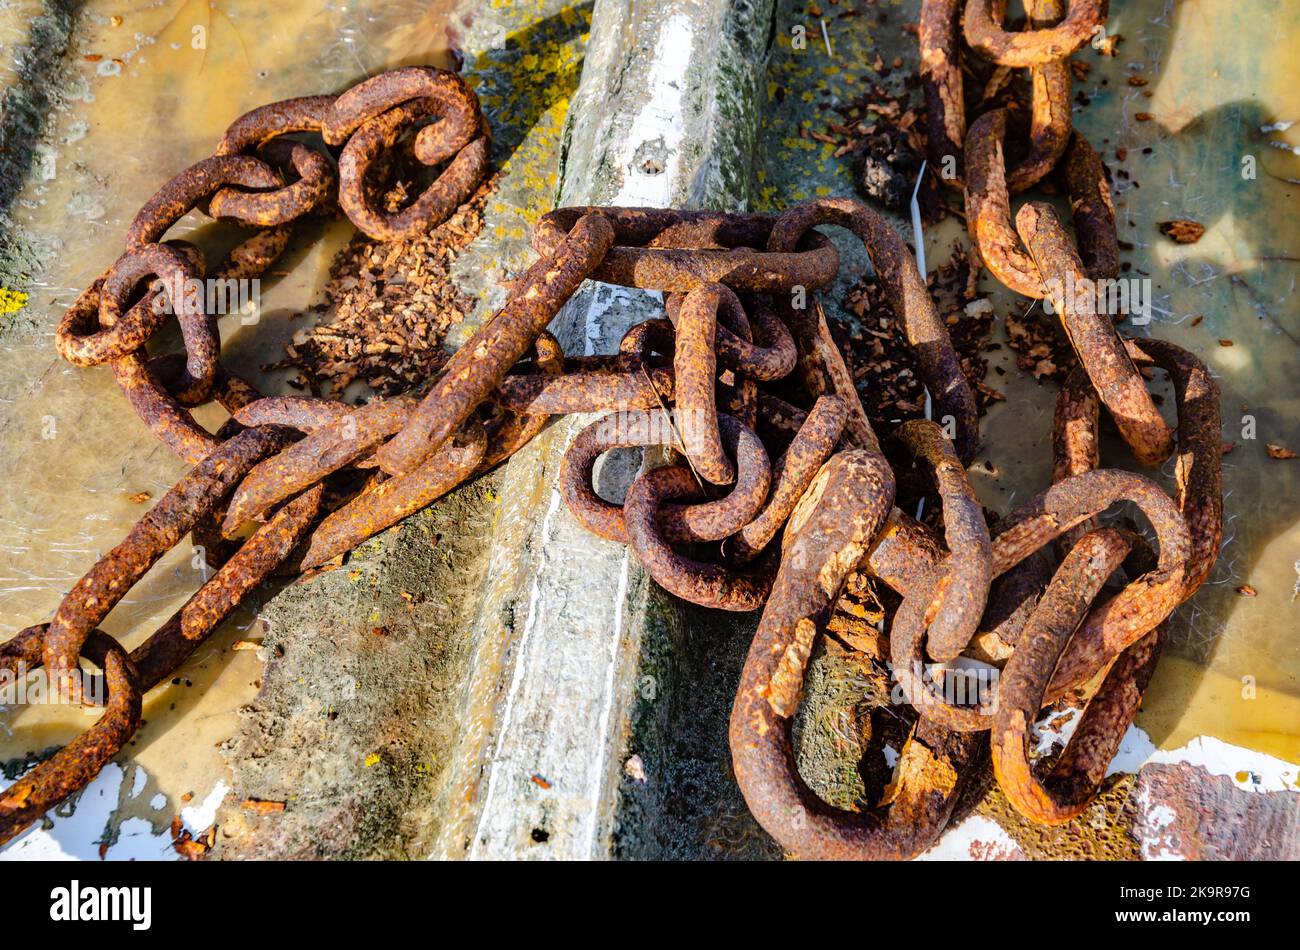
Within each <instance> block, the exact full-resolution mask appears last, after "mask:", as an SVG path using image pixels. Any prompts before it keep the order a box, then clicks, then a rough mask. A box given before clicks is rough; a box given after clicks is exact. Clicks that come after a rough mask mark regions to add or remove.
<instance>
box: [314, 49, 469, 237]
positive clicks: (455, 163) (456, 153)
mask: <svg viewBox="0 0 1300 950" xmlns="http://www.w3.org/2000/svg"><path fill="white" fill-rule="evenodd" d="M429 117H432V118H434V119H436V121H435V122H433V123H432V124H429V125H426V126H425V127H424V128H422V129H420V130H419V131H418V132H417V133H416V135H415V143H414V148H413V151H414V154H415V157H416V158H417V159H418V160H419V161H420V162H422V163H423V164H425V165H439V164H441V163H443V162H449V164H448V165H447V167H446V168H444V169H443V170H442V172H441V173H440V174H439V175H438V176H437V178H435V179H434V181H433V182H432V183H431V184H430V185H429V186H428V187H427V188H426V189H425V190H424V191H423V192H422V193H421V194H420V195H419V196H417V197H416V198H415V200H414V201H412V202H411V203H410V204H409V205H407V206H406V207H405V208H403V209H401V210H400V211H396V212H388V211H384V210H382V209H380V208H378V207H376V206H375V204H374V202H373V200H372V198H371V196H370V195H369V194H368V193H367V191H366V174H367V173H368V172H369V170H370V168H371V166H372V165H373V164H374V162H375V160H376V159H377V158H378V157H379V155H380V154H381V153H383V152H384V151H386V150H387V149H390V148H392V147H393V146H394V145H395V144H396V143H397V140H398V139H399V138H400V137H401V136H402V135H403V134H404V133H405V132H406V131H407V130H409V129H410V128H412V127H413V126H414V125H415V124H416V123H418V122H420V121H422V120H424V119H426V118H429ZM321 133H322V135H323V137H324V139H325V141H326V142H327V143H328V144H330V145H334V146H342V151H341V152H340V154H339V207H341V208H342V209H343V211H344V213H345V214H346V215H347V216H348V217H349V218H350V219H351V220H352V223H353V224H355V225H356V226H357V227H358V228H360V229H361V230H362V231H364V232H365V233H366V234H367V235H369V236H370V237H372V238H374V239H375V240H376V241H397V240H401V239H403V238H408V237H411V236H413V235H415V234H419V233H422V232H424V231H427V230H429V229H430V228H433V227H436V226H437V225H439V224H441V223H442V222H443V221H445V220H446V219H447V218H448V217H450V215H451V213H452V212H453V211H455V210H456V208H457V207H458V206H459V205H461V204H463V203H464V202H465V201H466V200H467V199H468V198H469V197H470V195H472V194H473V193H474V190H475V189H476V188H477V187H478V185H479V183H480V182H482V181H483V179H484V177H486V175H487V169H488V159H489V146H490V137H489V135H488V131H487V123H486V122H485V121H484V119H483V116H482V113H481V112H480V110H479V103H478V97H477V96H476V95H474V91H473V90H472V89H470V88H469V86H468V85H467V84H466V83H465V80H464V79H462V78H461V77H460V76H458V75H456V74H455V73H453V72H450V71H449V70H445V69H435V68H433V67H430V66H404V67H402V68H400V69H393V70H389V71H388V72H386V73H381V74H380V75H378V76H375V77H373V78H371V79H367V80H366V81H365V82H361V83H358V84H357V85H355V86H353V87H352V88H351V89H349V90H347V91H346V92H344V93H342V94H341V95H340V96H339V97H338V98H337V99H335V100H334V102H333V103H332V104H331V106H330V108H329V110H328V111H327V112H326V114H325V116H324V120H323V122H322V125H321Z"/></svg>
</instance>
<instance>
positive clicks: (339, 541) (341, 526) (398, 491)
mask: <svg viewBox="0 0 1300 950" xmlns="http://www.w3.org/2000/svg"><path fill="white" fill-rule="evenodd" d="M487 449H488V444H487V433H486V431H485V429H484V427H483V424H482V423H481V422H479V421H478V420H477V419H470V420H468V422H467V423H466V424H465V426H464V428H463V430H462V432H461V433H459V434H458V435H457V436H456V437H455V438H452V439H449V440H447V441H445V442H444V443H443V444H442V445H440V446H439V447H438V450H437V451H436V452H434V453H433V455H431V456H429V457H428V458H426V459H425V460H424V461H423V462H421V463H420V464H419V465H417V466H416V467H415V468H414V469H412V470H411V471H410V472H408V473H406V474H404V475H397V476H394V477H393V478H389V479H386V480H384V481H378V482H376V483H373V484H372V485H371V486H370V487H369V488H368V489H367V490H366V491H363V492H362V493H361V494H360V495H358V496H357V497H356V498H354V499H353V500H352V501H350V502H348V503H347V504H346V505H344V506H343V507H342V508H340V509H339V510H338V511H335V512H334V513H333V514H331V515H329V516H328V517H327V518H325V520H324V521H322V522H321V523H320V526H319V527H317V528H316V530H315V531H313V532H312V533H311V535H310V537H309V539H308V544H307V553H306V555H305V556H304V557H303V560H302V565H301V566H302V569H303V570H310V569H312V568H316V567H320V566H321V565H322V564H325V563H326V562H328V561H331V560H333V559H334V558H336V557H338V556H339V555H340V554H343V553H344V552H346V551H350V550H352V549H353V548H354V547H356V546H357V545H358V544H360V543H361V542H362V541H365V540H366V539H367V538H369V537H372V536H373V535H375V534H378V533H379V532H380V531H383V530H384V529H385V528H389V527H392V526H393V525H395V524H397V522H399V521H401V520H402V519H403V518H406V517H407V516H409V515H413V514H415V512H417V511H419V510H420V509H421V508H424V507H425V506H427V505H430V504H432V503H433V502H435V501H437V500H438V499H439V498H441V497H442V496H443V495H445V494H447V493H448V492H449V491H451V490H452V489H453V488H455V487H457V486H458V485H460V484H461V483H462V482H464V481H465V480H466V479H468V478H470V477H471V476H472V475H473V474H474V473H475V472H476V471H478V470H479V466H480V463H481V462H482V461H483V458H484V456H485V454H486V452H487Z"/></svg>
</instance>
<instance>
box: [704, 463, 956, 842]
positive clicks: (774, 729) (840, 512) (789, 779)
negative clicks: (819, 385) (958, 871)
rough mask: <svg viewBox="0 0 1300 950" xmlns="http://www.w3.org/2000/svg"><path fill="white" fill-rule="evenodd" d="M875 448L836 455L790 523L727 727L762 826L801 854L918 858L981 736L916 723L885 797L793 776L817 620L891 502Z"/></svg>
mask: <svg viewBox="0 0 1300 950" xmlns="http://www.w3.org/2000/svg"><path fill="white" fill-rule="evenodd" d="M893 494H894V481H893V474H892V473H891V472H890V469H889V465H888V463H887V462H886V461H885V459H884V458H883V456H880V455H879V454H876V453H872V452H867V451H863V450H850V451H846V452H841V453H839V454H837V455H836V456H834V457H833V458H832V459H831V460H830V461H829V462H827V463H826V465H825V466H824V467H823V469H822V471H821V472H820V473H819V474H818V476H817V479H816V480H815V481H814V483H813V485H812V486H811V487H810V488H809V490H808V492H807V493H806V494H805V496H804V500H803V501H801V502H800V506H799V509H798V510H797V511H796V514H795V516H794V518H793V520H792V521H791V524H790V528H789V529H788V536H787V540H786V545H785V551H784V553H783V556H782V559H781V567H780V569H779V570H778V572H777V577H776V580H775V582H774V584H773V587H772V593H771V595H770V597H769V599H768V603H767V606H766V607H765V608H764V610H763V617H762V620H760V622H759V626H758V632H757V633H756V634H755V636H754V641H753V643H752V644H751V646H750V649H749V655H748V657H747V658H746V660H745V668H744V671H743V672H742V673H741V678H740V687H739V689H738V690H737V693H736V701H735V705H734V706H733V707H732V711H731V726H730V731H729V738H730V745H731V759H732V766H733V768H734V769H735V773H736V781H737V782H738V783H739V785H740V790H741V792H742V793H743V794H744V796H745V802H746V804H748V806H749V809H750V811H751V812H752V813H753V815H754V817H755V818H756V819H757V820H758V822H759V824H761V825H762V826H763V828H764V829H765V830H766V831H767V832H768V834H770V835H772V837H774V838H776V840H777V841H778V842H780V843H781V845H782V846H783V847H784V848H785V849H786V850H788V851H790V852H791V853H792V854H793V855H794V856H795V857H797V858H804V859H830V860H846V859H861V860H889V859H906V858H911V857H914V856H915V855H917V854H919V853H920V852H922V851H924V850H925V849H926V848H927V847H929V846H930V845H931V844H932V843H933V842H934V840H935V839H936V838H937V837H938V835H939V833H940V831H942V830H943V826H944V824H945V823H946V822H947V820H948V816H949V815H950V814H951V812H952V809H953V806H954V805H955V804H956V801H957V796H958V795H959V793H960V791H961V788H962V786H963V782H964V781H965V779H966V778H968V777H969V771H970V770H969V766H970V764H971V762H972V761H973V759H974V757H975V755H976V752H977V749H978V745H977V742H976V741H975V740H974V739H972V738H971V737H969V736H963V735H958V734H953V733H948V732H945V731H944V730H941V729H936V728H934V727H933V726H931V725H929V724H927V723H924V722H922V723H921V724H920V725H918V727H917V729H916V730H915V731H914V732H913V733H912V734H911V735H910V736H909V737H908V740H907V743H906V745H905V746H904V747H903V750H902V752H901V753H900V755H899V761H898V764H897V768H896V772H895V783H894V792H893V797H892V800H891V801H890V803H889V804H887V805H885V804H882V805H880V806H878V807H877V808H874V809H871V810H869V811H865V812H848V811H843V810H840V809H837V808H834V807H832V806H830V805H828V804H827V803H826V802H824V801H822V800H821V799H820V798H818V797H817V795H816V793H814V792H813V791H812V789H810V788H809V787H808V785H807V783H806V782H804V780H803V778H802V777H801V776H800V775H799V771H798V768H797V767H796V764H795V757H794V749H793V745H792V741H791V735H790V724H791V720H792V719H793V718H794V715H795V713H796V712H797V711H798V708H799V701H800V696H801V694H802V689H803V678H804V672H805V670H806V668H807V665H808V660H809V658H810V657H811V655H812V650H813V645H814V642H815V640H816V637H817V634H818V627H819V624H820V623H822V622H824V621H825V619H826V617H827V615H828V613H829V610H830V608H831V606H832V605H833V604H834V601H835V598H836V596H837V594H838V593H839V590H840V588H841V586H842V585H843V583H844V579H845V577H847V575H848V573H849V571H850V570H852V569H853V568H854V566H855V565H856V564H857V563H858V562H859V561H860V560H861V559H862V558H863V557H864V556H865V555H866V554H867V552H868V551H869V550H870V548H871V544H872V540H873V538H874V537H875V536H876V534H877V533H878V532H879V531H880V529H881V527H882V526H883V525H884V523H885V519H886V517H887V516H888V515H889V511H890V507H891V505H892V503H893Z"/></svg>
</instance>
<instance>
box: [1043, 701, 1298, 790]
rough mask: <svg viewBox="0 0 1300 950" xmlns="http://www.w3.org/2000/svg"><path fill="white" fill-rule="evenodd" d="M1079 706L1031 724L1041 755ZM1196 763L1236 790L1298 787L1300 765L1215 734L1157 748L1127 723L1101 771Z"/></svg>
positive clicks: (1071, 724) (1061, 736)
mask: <svg viewBox="0 0 1300 950" xmlns="http://www.w3.org/2000/svg"><path fill="white" fill-rule="evenodd" d="M1081 713H1082V710H1080V709H1077V708H1069V709H1064V710H1061V711H1059V712H1054V713H1052V714H1050V715H1049V716H1048V717H1046V718H1045V719H1044V720H1043V722H1042V723H1041V724H1040V725H1039V726H1038V727H1036V728H1035V730H1034V734H1035V736H1036V737H1037V738H1038V747H1037V752H1038V753H1039V754H1040V755H1045V754H1046V753H1048V752H1050V751H1051V750H1052V747H1053V746H1054V745H1055V746H1058V747H1059V746H1064V745H1065V743H1067V742H1069V740H1070V737H1071V736H1072V735H1074V730H1075V728H1076V727H1077V726H1078V724H1079V718H1080V715H1081ZM1155 762H1160V763H1165V764H1169V765H1174V764H1178V763H1186V764H1188V765H1195V766H1199V767H1200V768H1203V769H1205V771H1207V772H1209V773H1210V774H1211V775H1226V776H1228V777H1229V778H1231V779H1232V781H1233V783H1234V784H1235V785H1236V786H1237V787H1238V788H1240V789H1242V790H1244V791H1248V792H1295V791H1300V766H1297V765H1296V764H1295V763H1292V762H1286V761H1284V760H1282V759H1279V758H1276V757H1274V756H1271V755H1268V754H1266V753H1263V752H1256V751H1255V750H1254V749H1247V748H1244V747H1242V746H1238V745H1233V744H1232V743H1230V742H1224V741H1223V740H1222V739H1216V738H1215V737H1214V736H1197V737H1196V738H1194V739H1192V740H1191V741H1190V742H1188V743H1187V744H1186V745H1184V746H1181V747H1180V748H1177V749H1157V748H1156V745H1155V743H1154V742H1152V741H1151V737H1150V736H1149V735H1147V733H1146V730H1144V729H1142V728H1141V727H1139V726H1137V725H1130V726H1129V727H1128V731H1127V732H1125V733H1124V738H1123V739H1121V740H1120V745H1119V751H1118V752H1116V753H1115V758H1114V759H1113V760H1111V763H1110V766H1109V767H1108V768H1107V770H1106V774H1107V775H1108V776H1110V775H1119V774H1124V773H1127V774H1131V775H1136V774H1137V773H1138V772H1139V771H1141V769H1142V766H1144V765H1147V764H1149V763H1155Z"/></svg>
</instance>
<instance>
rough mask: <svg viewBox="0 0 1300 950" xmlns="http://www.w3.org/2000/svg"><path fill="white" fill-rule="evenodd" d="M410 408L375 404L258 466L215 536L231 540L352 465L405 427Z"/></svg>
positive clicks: (398, 401) (409, 400)
mask: <svg viewBox="0 0 1300 950" xmlns="http://www.w3.org/2000/svg"><path fill="white" fill-rule="evenodd" d="M416 405H417V401H416V399H415V398H414V397H411V396H397V397H395V398H393V399H375V400H373V401H372V402H368V403H366V404H365V405H364V406H360V407H358V408H356V409H353V410H352V411H351V412H350V413H348V414H347V415H345V416H341V417H339V418H338V419H335V420H333V421H331V422H328V423H326V424H325V425H323V426H321V427H320V428H318V429H316V430H315V431H314V432H312V433H311V434H310V435H308V436H306V437H305V438H302V439H299V440H298V441H297V442H294V443H293V444H292V445H288V446H285V448H283V449H282V450H280V451H279V452H277V453H276V454H275V455H273V456H271V457H270V458H267V459H264V460H263V461H261V462H258V463H257V464H256V465H254V466H253V468H252V469H251V470H250V471H249V473H248V474H247V475H246V476H244V479H243V481H242V482H240V484H239V487H238V488H236V489H235V492H234V494H233V495H231V497H230V503H229V505H228V506H227V509H226V518H225V522H224V523H223V524H222V526H221V533H222V534H223V535H224V536H225V537H227V538H231V537H234V536H235V535H236V534H237V533H238V532H239V529H240V528H241V527H242V526H243V525H244V524H245V523H246V522H248V521H252V520H253V519H255V518H257V517H259V516H260V515H262V514H263V513H264V512H266V511H267V510H269V509H270V508H271V507H273V506H274V505H276V504H278V503H279V502H281V501H283V500H284V499H286V498H289V497H290V496H292V495H296V494H298V492H300V491H302V490H304V489H306V488H308V487H309V486H311V485H314V484H316V483H317V482H319V481H320V480H321V479H322V478H324V477H325V476H326V475H329V474H330V473H332V472H336V471H338V470H339V469H341V468H343V467H344V466H345V465H347V464H348V463H349V462H353V461H355V460H356V459H357V458H358V457H359V456H361V455H363V454H365V453H366V452H368V451H370V450H371V449H373V448H374V447H375V446H377V445H379V443H381V442H382V441H383V440H384V439H386V438H388V437H389V436H390V435H392V434H393V433H394V432H396V431H397V430H398V429H400V428H401V427H402V426H403V425H405V423H406V420H407V419H408V418H409V417H410V414H411V411H412V410H413V409H414V408H415V406H416ZM238 418H239V417H238V415H236V419H238Z"/></svg>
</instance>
